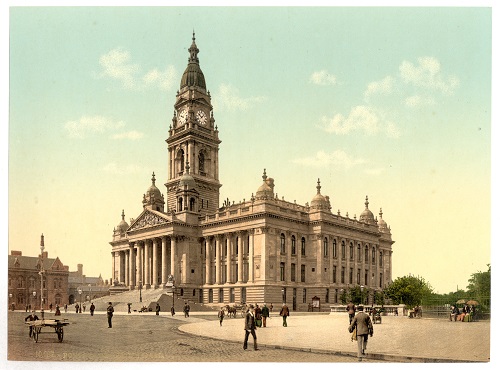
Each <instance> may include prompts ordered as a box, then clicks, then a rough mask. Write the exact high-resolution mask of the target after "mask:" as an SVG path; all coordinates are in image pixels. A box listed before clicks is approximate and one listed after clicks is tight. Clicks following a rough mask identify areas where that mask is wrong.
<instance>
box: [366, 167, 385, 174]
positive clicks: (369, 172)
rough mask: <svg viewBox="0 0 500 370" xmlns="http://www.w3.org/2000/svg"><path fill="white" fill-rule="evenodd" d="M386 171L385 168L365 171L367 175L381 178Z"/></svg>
mask: <svg viewBox="0 0 500 370" xmlns="http://www.w3.org/2000/svg"><path fill="white" fill-rule="evenodd" d="M384 171H385V169H384V168H371V169H367V170H365V173H366V174H367V175H372V176H379V175H381V174H382V173H383V172H384Z"/></svg>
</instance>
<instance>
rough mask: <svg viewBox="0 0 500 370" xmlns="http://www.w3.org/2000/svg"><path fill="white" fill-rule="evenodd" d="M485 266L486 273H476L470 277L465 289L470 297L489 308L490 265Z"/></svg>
mask: <svg viewBox="0 0 500 370" xmlns="http://www.w3.org/2000/svg"><path fill="white" fill-rule="evenodd" d="M487 266H488V271H484V272H476V273H475V274H472V275H471V277H470V279H469V285H468V286H467V289H468V291H469V295H470V296H471V297H474V298H475V299H477V300H478V301H479V303H481V304H483V305H485V306H488V307H489V305H490V295H491V265H490V264H488V265H487Z"/></svg>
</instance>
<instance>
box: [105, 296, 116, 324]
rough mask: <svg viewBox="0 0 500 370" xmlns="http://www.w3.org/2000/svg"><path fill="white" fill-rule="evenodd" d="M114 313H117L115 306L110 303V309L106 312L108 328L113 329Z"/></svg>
mask: <svg viewBox="0 0 500 370" xmlns="http://www.w3.org/2000/svg"><path fill="white" fill-rule="evenodd" d="M113 312H115V309H114V308H113V304H112V303H111V302H109V303H108V308H107V310H106V313H107V316H108V328H111V327H112V325H111V319H112V318H113Z"/></svg>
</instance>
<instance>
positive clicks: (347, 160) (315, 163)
mask: <svg viewBox="0 0 500 370" xmlns="http://www.w3.org/2000/svg"><path fill="white" fill-rule="evenodd" d="M292 162H293V163H296V164H300V165H303V166H307V167H330V168H333V169H349V168H352V167H353V166H356V165H359V164H363V163H365V162H366V161H365V160H364V159H362V158H352V157H349V155H348V154H347V153H346V152H344V151H343V150H335V151H334V152H332V153H326V152H324V151H322V150H320V151H319V152H317V153H316V155H315V156H313V157H305V158H298V159H294V160H293V161H292Z"/></svg>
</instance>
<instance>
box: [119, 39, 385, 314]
mask: <svg viewBox="0 0 500 370" xmlns="http://www.w3.org/2000/svg"><path fill="white" fill-rule="evenodd" d="M198 53H199V49H198V47H197V45H196V42H195V37H194V34H193V39H192V44H191V47H190V48H189V55H190V56H189V61H188V65H187V67H186V69H185V71H184V74H183V75H182V78H181V81H180V89H179V91H178V92H177V95H176V97H175V103H174V116H173V118H172V124H171V126H170V128H169V130H168V138H167V139H166V143H167V150H168V164H167V166H168V179H167V180H166V183H165V187H166V196H164V194H163V193H162V191H160V189H159V188H158V186H157V184H156V181H157V179H156V177H155V174H154V173H153V174H152V178H151V185H150V186H149V188H148V189H147V191H146V193H145V194H144V195H143V199H142V205H143V211H142V213H141V214H139V215H138V216H137V217H136V218H134V219H131V220H130V225H129V224H128V223H127V222H126V221H125V213H124V212H122V215H121V221H120V223H119V224H118V225H117V226H116V227H115V228H114V231H113V238H112V241H111V242H110V244H111V246H112V252H111V253H112V273H113V281H114V282H115V284H117V285H121V286H124V287H126V288H128V289H130V290H134V289H139V288H141V289H165V286H166V285H168V284H170V285H172V284H173V285H174V287H175V292H176V294H177V295H180V296H181V297H185V298H186V299H190V300H192V301H193V300H194V301H195V302H199V303H203V304H206V305H217V306H220V305H221V304H232V303H242V302H243V303H246V302H248V303H264V302H267V303H268V304H269V303H270V302H274V304H281V303H282V302H286V303H287V304H288V305H289V307H290V308H291V309H293V310H306V309H307V307H308V305H309V304H310V303H311V299H312V298H313V297H316V298H319V299H320V301H321V304H324V303H326V304H328V303H337V302H339V297H340V295H341V292H343V291H346V290H348V289H349V288H352V287H355V286H362V287H363V288H364V289H366V290H367V291H369V292H370V294H371V299H373V293H374V292H376V291H381V290H382V289H383V288H385V287H386V286H387V285H388V284H389V283H390V282H391V281H392V280H391V279H392V278H391V276H392V244H393V243H394V242H393V240H392V236H391V230H390V228H389V227H388V226H387V223H386V222H385V221H384V220H383V218H382V209H380V211H379V213H378V217H375V216H374V214H373V213H372V211H370V209H369V207H368V206H369V202H368V197H366V198H365V199H364V210H362V212H361V213H360V215H359V218H358V219H357V218H356V216H354V217H353V218H350V217H349V216H348V215H346V216H341V215H340V212H337V213H333V212H332V206H331V204H330V199H329V197H328V196H327V195H323V194H322V193H321V183H320V180H319V179H317V181H316V180H315V179H311V183H312V186H311V188H312V189H311V193H312V194H311V195H312V199H311V202H310V204H308V203H306V204H305V205H299V204H296V203H295V202H293V203H292V202H288V201H285V200H284V199H278V196H277V193H276V192H275V189H274V188H275V183H274V179H273V178H271V177H268V175H267V173H266V170H265V169H264V171H263V174H262V182H261V183H260V184H255V188H256V191H255V193H254V194H251V195H250V196H248V200H244V201H243V202H239V203H237V204H235V203H234V202H233V203H230V202H228V201H224V203H223V204H222V205H221V204H220V199H219V190H220V187H221V186H222V184H221V182H220V174H219V145H220V144H221V140H220V139H219V131H218V127H217V126H216V125H215V119H214V112H213V107H212V104H211V96H210V92H209V91H208V90H207V86H206V82H205V76H204V75H203V72H202V70H201V68H200V63H199V59H198ZM264 166H265V164H263V167H264ZM235 170H236V169H235ZM314 183H316V189H314V188H313V186H314V185H313V184H314ZM360 203H361V202H360ZM372 302H373V300H372Z"/></svg>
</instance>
